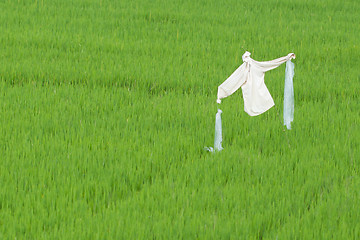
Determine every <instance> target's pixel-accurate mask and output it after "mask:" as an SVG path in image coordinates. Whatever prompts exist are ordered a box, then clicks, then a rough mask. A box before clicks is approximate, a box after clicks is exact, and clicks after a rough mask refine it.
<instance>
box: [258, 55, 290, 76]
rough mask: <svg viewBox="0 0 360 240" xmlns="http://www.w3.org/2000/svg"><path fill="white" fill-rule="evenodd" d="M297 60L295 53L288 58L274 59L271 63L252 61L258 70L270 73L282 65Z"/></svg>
mask: <svg viewBox="0 0 360 240" xmlns="http://www.w3.org/2000/svg"><path fill="white" fill-rule="evenodd" d="M293 58H295V54H294V53H289V54H288V55H287V56H285V57H281V58H278V59H274V60H271V61H265V62H258V61H255V60H253V59H252V61H251V65H253V66H255V67H256V68H258V69H259V70H260V71H262V72H267V71H270V70H272V69H274V68H277V67H278V66H280V65H281V64H283V63H285V62H287V61H288V60H290V59H293Z"/></svg>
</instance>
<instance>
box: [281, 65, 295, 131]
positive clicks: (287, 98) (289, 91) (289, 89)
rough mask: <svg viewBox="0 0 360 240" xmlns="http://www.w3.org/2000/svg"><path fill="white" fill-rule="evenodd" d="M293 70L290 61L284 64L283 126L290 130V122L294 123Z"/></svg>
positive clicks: (293, 66)
mask: <svg viewBox="0 0 360 240" xmlns="http://www.w3.org/2000/svg"><path fill="white" fill-rule="evenodd" d="M294 68H295V65H294V63H293V62H291V60H289V61H287V62H286V69H285V87H284V125H285V126H286V128H287V129H289V130H290V129H291V122H292V121H294V84H293V77H294Z"/></svg>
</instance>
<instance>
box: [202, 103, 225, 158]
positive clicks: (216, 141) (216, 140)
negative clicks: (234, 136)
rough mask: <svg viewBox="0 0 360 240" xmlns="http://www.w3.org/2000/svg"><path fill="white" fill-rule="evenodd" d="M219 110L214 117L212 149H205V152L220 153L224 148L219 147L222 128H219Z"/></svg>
mask: <svg viewBox="0 0 360 240" xmlns="http://www.w3.org/2000/svg"><path fill="white" fill-rule="evenodd" d="M221 113H222V111H221V109H218V111H217V113H216V116H215V137H214V148H212V147H205V150H206V151H209V152H215V151H221V150H223V149H224V148H223V147H222V146H221V143H222V140H223V139H222V127H221Z"/></svg>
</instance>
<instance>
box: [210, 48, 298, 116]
mask: <svg viewBox="0 0 360 240" xmlns="http://www.w3.org/2000/svg"><path fill="white" fill-rule="evenodd" d="M250 55H251V53H249V52H245V53H244V55H243V56H242V59H243V61H244V63H243V64H241V65H240V67H239V68H238V69H236V70H235V72H233V73H232V74H231V75H230V77H229V78H228V79H226V81H225V82H223V83H222V84H221V85H220V86H219V87H218V94H217V98H218V99H217V102H218V103H220V102H221V99H222V98H225V97H228V96H230V95H231V94H233V93H234V92H235V91H236V90H238V89H239V88H240V87H241V89H242V92H243V98H244V110H245V112H246V113H248V114H249V115H250V116H256V115H259V114H262V113H264V112H266V111H267V110H269V109H270V108H271V107H273V106H274V105H275V103H274V100H273V99H272V97H271V95H270V93H269V90H268V89H267V88H266V85H265V82H264V76H265V72H267V71H269V70H272V69H274V68H277V67H278V66H280V65H281V64H282V63H284V62H286V61H288V60H290V59H292V58H295V54H294V53H289V54H288V55H287V56H285V57H281V58H278V59H275V60H272V61H267V62H258V61H255V60H254V59H252V58H251V57H250Z"/></svg>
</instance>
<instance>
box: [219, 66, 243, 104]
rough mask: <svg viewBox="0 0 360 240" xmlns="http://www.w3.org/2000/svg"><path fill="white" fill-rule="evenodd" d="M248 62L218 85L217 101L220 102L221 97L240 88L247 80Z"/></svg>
mask: <svg viewBox="0 0 360 240" xmlns="http://www.w3.org/2000/svg"><path fill="white" fill-rule="evenodd" d="M246 64H247V63H243V64H241V65H240V67H238V68H237V69H236V70H235V72H233V73H232V74H231V75H230V77H228V78H227V79H226V80H225V82H223V83H222V84H221V85H220V86H219V87H218V93H217V98H218V100H217V102H218V103H220V99H222V98H225V97H228V96H230V95H231V94H233V93H234V92H235V91H236V90H238V89H239V88H240V87H241V85H243V84H244V83H245V81H246Z"/></svg>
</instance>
